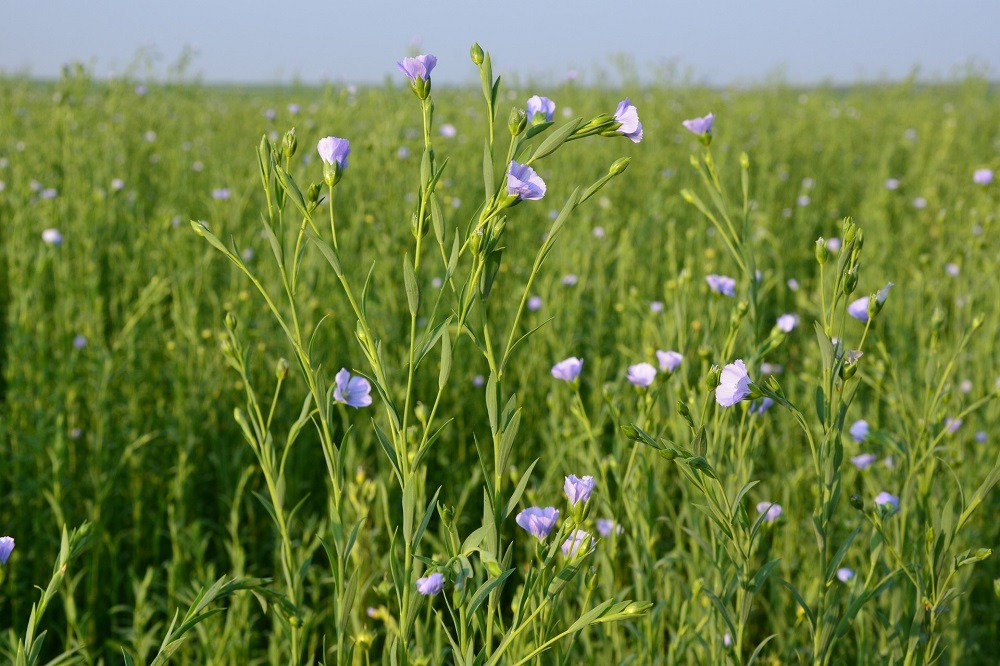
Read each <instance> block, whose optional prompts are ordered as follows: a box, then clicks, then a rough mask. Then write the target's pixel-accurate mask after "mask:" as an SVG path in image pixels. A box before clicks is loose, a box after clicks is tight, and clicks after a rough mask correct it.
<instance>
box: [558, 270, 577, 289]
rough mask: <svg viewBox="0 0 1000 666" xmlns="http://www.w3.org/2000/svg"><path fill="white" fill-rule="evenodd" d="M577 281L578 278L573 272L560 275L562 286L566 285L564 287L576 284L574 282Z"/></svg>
mask: <svg viewBox="0 0 1000 666" xmlns="http://www.w3.org/2000/svg"><path fill="white" fill-rule="evenodd" d="M579 281H580V278H578V277H577V276H576V274H575V273H567V274H566V275H563V277H562V283H563V286H566V287H572V286H574V285H576V283H577V282H579Z"/></svg>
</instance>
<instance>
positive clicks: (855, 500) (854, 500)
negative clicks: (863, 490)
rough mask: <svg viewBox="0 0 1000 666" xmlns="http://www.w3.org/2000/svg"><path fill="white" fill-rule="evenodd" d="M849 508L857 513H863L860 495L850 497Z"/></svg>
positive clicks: (863, 508) (863, 506) (862, 502)
mask: <svg viewBox="0 0 1000 666" xmlns="http://www.w3.org/2000/svg"><path fill="white" fill-rule="evenodd" d="M851 506H853V507H854V508H855V509H857V510H858V511H864V510H865V500H864V499H862V497H861V495H851Z"/></svg>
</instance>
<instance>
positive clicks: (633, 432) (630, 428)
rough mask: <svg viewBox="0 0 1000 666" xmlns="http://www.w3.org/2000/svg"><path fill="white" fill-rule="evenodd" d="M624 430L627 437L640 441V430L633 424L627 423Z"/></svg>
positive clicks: (623, 427)
mask: <svg viewBox="0 0 1000 666" xmlns="http://www.w3.org/2000/svg"><path fill="white" fill-rule="evenodd" d="M622 432H623V433H624V434H625V436H626V437H628V438H629V439H631V440H632V441H633V442H638V441H639V440H640V439H641V437H639V430H638V429H637V428H636V427H635V426H634V425H631V424H626V425H623V426H622Z"/></svg>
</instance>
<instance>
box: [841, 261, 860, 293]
mask: <svg viewBox="0 0 1000 666" xmlns="http://www.w3.org/2000/svg"><path fill="white" fill-rule="evenodd" d="M857 287H858V267H857V266H855V267H854V268H852V269H851V270H849V271H848V272H847V275H845V276H844V295H846V296H850V295H851V294H853V293H854V290H855V289H856V288H857Z"/></svg>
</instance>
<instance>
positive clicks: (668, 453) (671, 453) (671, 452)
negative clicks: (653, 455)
mask: <svg viewBox="0 0 1000 666" xmlns="http://www.w3.org/2000/svg"><path fill="white" fill-rule="evenodd" d="M657 453H658V454H659V455H660V457H661V458H663V459H664V460H673V459H674V458H676V457H677V450H676V449H670V448H667V449H660V450H659V451H657Z"/></svg>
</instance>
